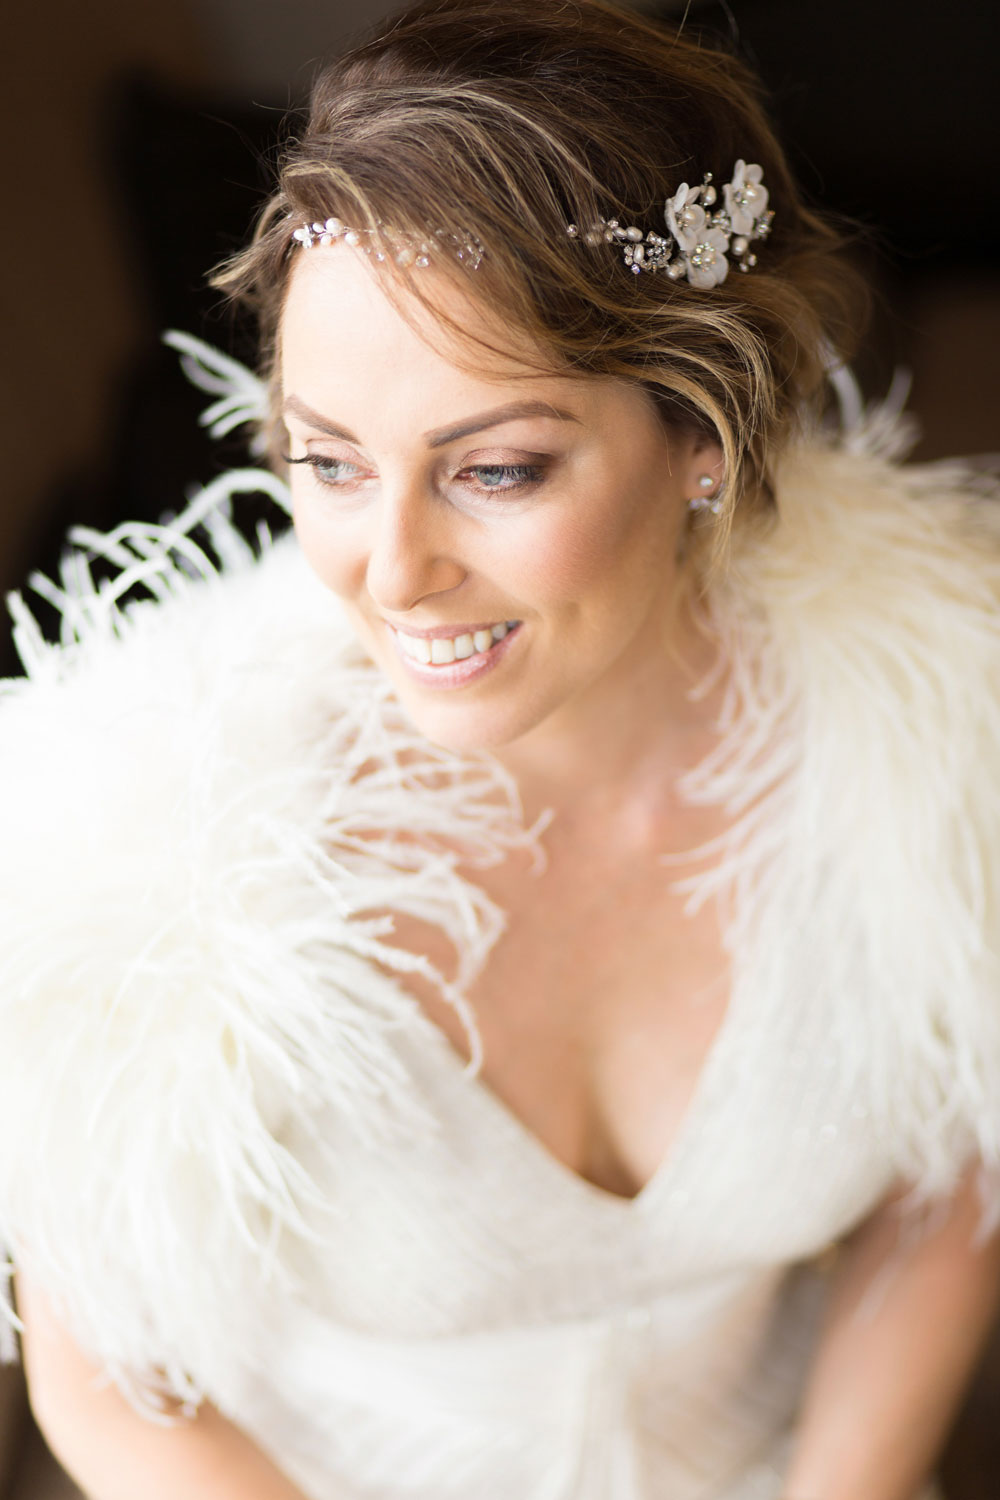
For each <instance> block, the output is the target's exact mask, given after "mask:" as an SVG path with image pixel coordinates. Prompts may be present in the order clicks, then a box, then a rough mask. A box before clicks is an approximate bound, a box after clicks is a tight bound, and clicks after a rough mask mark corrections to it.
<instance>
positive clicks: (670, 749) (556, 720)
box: [495, 612, 723, 823]
mask: <svg viewBox="0 0 1000 1500" xmlns="http://www.w3.org/2000/svg"><path fill="white" fill-rule="evenodd" d="M717 663H718V647H717V645H716V643H715V642H714V641H713V640H711V639H710V638H709V637H708V636H707V635H706V634H705V632H704V631H703V630H700V629H699V627H698V626H697V624H696V623H695V622H694V620H693V618H692V617H691V615H690V614H689V613H687V612H685V614H684V616H683V617H682V618H679V619H678V621H677V622H676V628H675V629H674V630H672V631H671V633H670V636H669V639H666V640H665V639H663V638H661V639H660V640H658V641H657V642H656V644H655V647H654V648H653V649H649V650H644V651H636V652H633V651H630V652H629V653H628V654H627V656H626V657H625V658H624V659H623V660H620V661H617V662H615V663H614V665H613V666H612V667H611V669H610V670H609V671H608V672H607V673H605V675H604V676H603V677H602V678H601V679H600V680H599V681H598V682H596V683H594V684H593V685H592V686H591V687H590V688H588V690H587V692H586V694H584V695H581V696H579V697H578V698H576V699H574V700H572V701H571V702H569V703H567V704H564V705H563V707H562V708H561V709H560V710H559V712H558V713H556V714H553V715H551V716H550V717H549V718H548V719H547V720H546V721H545V722H544V723H543V724H540V725H539V726H538V727H537V728H536V729H533V730H532V731H530V733H528V734H526V735H522V736H521V738H520V739H518V740H516V741H514V742H513V743H512V744H510V745H507V746H505V747H504V748H503V749H502V750H500V751H498V752H495V753H496V758H497V759H498V760H499V761H500V762H501V764H503V765H504V766H505V767H506V768H507V770H508V771H510V772H511V774H512V775H513V777H514V779H515V781H516V782H517V785H518V788H519V791H520V794H521V799H522V803H523V806H524V810H525V815H526V817H528V818H529V819H532V818H534V817H536V816H537V815H538V814H539V813H540V812H542V811H543V810H545V809H551V810H552V811H553V812H554V813H556V814H557V815H569V814H571V815H572V816H573V818H574V820H575V819H578V818H581V817H586V816H587V814H588V813H592V814H594V815H597V816H599V817H601V818H608V817H614V816H615V815H616V814H619V813H620V814H622V815H624V816H625V817H626V818H627V819H628V820H630V821H634V818H635V816H636V815H639V816H640V818H641V819H642V820H645V821H646V822H647V823H648V822H658V821H660V820H661V819H662V817H663V815H664V814H665V813H668V812H669V810H670V809H671V808H672V807H674V806H676V800H677V799H676V790H675V788H676V781H677V778H678V777H679V776H680V775H681V774H683V772H684V771H686V770H689V769H690V768H691V767H692V766H694V765H696V764H697V762H698V761H699V760H700V759H701V758H702V756H703V755H704V754H706V753H707V751H708V750H709V748H710V747H711V744H712V743H713V742H714V739H715V738H716V735H717V728H716V726H717V721H718V711H719V701H720V697H721V691H722V685H723V684H722V681H721V678H722V674H721V673H719V674H713V668H715V667H716V666H717ZM716 676H718V678H719V679H720V680H719V681H716V680H715V677H716ZM706 683H709V684H711V685H710V686H709V687H708V689H707V691H706V690H704V688H705V685H706Z"/></svg>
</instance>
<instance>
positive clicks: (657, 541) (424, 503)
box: [281, 243, 716, 750]
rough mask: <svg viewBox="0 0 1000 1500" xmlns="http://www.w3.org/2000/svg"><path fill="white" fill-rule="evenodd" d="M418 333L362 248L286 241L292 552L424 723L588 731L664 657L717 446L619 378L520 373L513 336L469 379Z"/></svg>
mask: <svg viewBox="0 0 1000 1500" xmlns="http://www.w3.org/2000/svg"><path fill="white" fill-rule="evenodd" d="M417 274H421V275H424V276H426V277H428V278H429V279H430V278H434V276H435V273H434V270H433V268H428V269H426V270H425V271H421V272H418V273H417ZM428 284H430V283H428ZM434 289H435V293H436V294H438V293H439V294H440V301H441V303H442V304H443V305H444V306H446V308H447V310H448V312H449V313H450V314H451V315H453V316H457V317H458V318H460V319H462V321H463V324H464V326H469V325H473V326H475V327H476V328H477V329H479V330H482V331H483V332H484V333H486V334H487V336H492V338H493V340H494V342H498V341H499V340H498V329H497V328H496V327H495V326H491V324H490V321H489V318H488V315H487V314H486V313H485V312H484V310H483V309H482V308H481V307H479V306H478V305H477V304H475V303H473V302H470V301H468V300H467V299H465V298H464V297H463V296H462V294H461V293H460V292H459V291H458V290H457V289H456V288H454V287H453V286H451V285H450V284H449V283H447V282H446V281H445V280H444V279H443V278H439V279H438V281H437V283H436V284H435V287H434ZM434 342H435V344H436V347H432V346H431V343H430V342H428V341H426V340H425V339H423V338H421V337H420V335H419V333H418V332H417V331H416V330H415V329H414V327H413V326H411V324H410V322H408V321H407V319H405V318H404V317H403V316H402V315H401V314H400V313H399V312H398V311H396V309H395V308H394V307H393V306H392V304H391V302H390V301H389V300H388V298H387V297H386V296H385V294H384V293H383V292H382V290H381V288H380V285H379V281H378V276H377V272H376V271H375V270H374V268H373V267H372V265H371V264H370V262H369V261H368V259H367V257H366V256H365V255H364V253H363V252H361V251H358V250H353V249H351V248H350V247H349V246H346V245H344V244H343V243H338V244H334V245H331V246H329V247H316V248H313V249H311V250H307V251H303V252H301V253H300V254H299V255H298V259H297V262H296V264H295V266H294V268H293V271H292V273H291V279H290V285H289V288H288V293H287V299H286V304H285V309H284V314H283V320H282V327H281V353H282V370H281V376H282V386H283V399H284V416H285V421H286V424H287V427H288V432H289V438H290V449H289V451H290V455H291V457H292V459H293V460H294V461H295V462H294V465H293V467H292V469H291V475H292V499H293V511H294V518H295V528H296V532H297V534H298V538H299V541H300V544H301V546H302V549H303V552H304V554H305V556H306V558H307V559H308V561H309V563H310V564H311V566H312V567H313V569H314V570H315V572H316V573H317V574H318V575H319V577H320V578H321V579H322V580H323V582H324V583H326V584H327V585H328V586H329V587H330V588H331V589H333V590H334V591H335V593H337V594H338V595H339V596H340V598H341V599H342V600H343V602H344V604H345V605H346V607H347V610H348V613H349V615H350V618H351V620H352V621H353V624H354V627H355V629H356V631H357V633H358V635H359V637H360V638H361V640H362V642H363V644H364V646H365V647H366V648H367V650H368V651H369V652H370V654H371V656H372V658H373V659H374V660H375V662H376V663H377V664H378V665H379V666H380V667H381V668H382V670H383V671H384V672H385V673H386V675H387V676H388V677H389V678H390V679H391V681H392V683H393V685H394V687H395V689H396V691H397V693H398V696H399V698H400V699H401V700H402V702H403V704H404V705H405V707H406V708H407V710H408V712H409V714H410V716H411V717H412V719H413V720H414V722H415V723H416V725H417V727H418V728H419V729H420V730H421V731H422V732H423V733H424V734H426V735H427V737H428V738H430V739H431V740H434V741H436V742H437V743H439V744H442V745H447V746H449V747H451V748H453V749H456V750H472V749H493V750H497V749H500V748H501V747H502V746H504V745H509V744H511V743H512V742H513V741H516V740H518V739H519V738H520V737H521V736H523V735H527V734H530V733H531V732H532V731H536V730H541V731H542V732H544V729H545V727H546V726H547V727H549V728H554V729H559V728H560V726H561V727H565V728H569V729H570V730H573V729H574V728H575V729H576V730H577V731H578V732H582V733H586V732H587V725H588V723H591V724H593V723H595V722H598V723H599V722H600V716H606V715H607V714H608V713H613V712H614V711H615V703H616V700H620V699H621V696H622V694H623V693H624V692H625V691H626V689H627V688H628V686H629V684H635V683H641V681H642V671H643V668H644V667H648V665H649V662H650V659H651V658H655V660H656V661H658V662H660V663H663V661H664V652H665V640H664V635H665V632H667V631H669V629H670V626H669V621H670V619H671V616H672V611H671V602H672V596H673V594H674V591H675V589H676V586H677V573H676V563H675V555H676V552H677V545H678V537H679V532H680V529H681V527H682V525H683V523H684V514H685V504H686V500H687V498H688V497H690V496H692V495H694V494H697V493H698V484H697V477H698V475H699V474H700V473H703V472H705V470H706V467H708V468H709V470H710V471H713V470H712V466H713V462H714V459H715V457H716V454H715V451H714V450H713V451H712V452H709V453H708V454H706V452H705V451H704V450H703V449H701V448H700V445H698V444H697V443H696V441H695V440H694V439H692V438H681V437H675V436H672V435H670V434H669V433H668V432H667V431H666V430H665V429H664V427H663V425H662V423H661V422H660V420H659V418H658V416H657V414H656V411H655V408H654V406H653V404H652V401H651V400H650V399H649V397H648V396H647V395H646V394H645V393H644V392H642V391H640V390H639V389H637V388H636V387H633V386H630V385H627V384H625V383H623V382H619V381H613V380H610V379H608V380H604V379H602V380H583V379H579V378H576V379H574V378H570V377H548V376H546V377H544V378H539V377H538V376H537V375H532V374H531V372H530V371H529V369H528V367H527V364H526V363H525V362H524V361H523V359H522V358H521V357H519V356H518V354H517V352H516V349H515V350H513V351H512V352H511V353H510V355H507V356H504V357H502V358H501V357H491V358H490V359H489V360H487V359H486V358H485V357H484V359H483V361H482V363H481V366H480V367H479V368H477V370H476V371H475V373H472V374H470V373H469V370H468V368H462V367H461V365H460V363H459V362H453V361H452V359H451V358H449V353H453V354H454V357H455V360H456V361H461V360H462V359H463V358H464V360H465V361H466V363H467V362H468V349H467V348H464V349H461V350H460V349H457V348H451V349H450V348H449V346H448V345H447V344H445V343H444V341H443V335H442V333H441V330H440V328H436V329H435V330H434ZM506 342H507V343H509V339H508V340H507V341H506ZM595 715H596V716H598V717H597V719H596V720H595V717H594V716H595Z"/></svg>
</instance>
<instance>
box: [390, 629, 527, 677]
mask: <svg viewBox="0 0 1000 1500" xmlns="http://www.w3.org/2000/svg"><path fill="white" fill-rule="evenodd" d="M516 624H517V621H516V620H506V621H504V620H501V622H500V624H499V625H491V626H488V627H487V628H485V629H483V630H476V631H471V632H467V633H466V634H464V635H435V636H431V637H427V636H425V635H405V634H404V633H403V631H402V630H397V631H396V635H397V636H398V638H399V644H400V645H401V646H402V648H403V650H404V651H405V652H406V654H407V656H412V657H413V659H414V660H415V661H420V662H423V663H424V665H425V666H429V665H430V664H431V663H433V664H434V665H435V666H445V665H447V664H448V662H453V661H464V660H465V658H466V657H467V656H474V655H475V654H476V652H477V651H488V650H489V649H490V647H491V646H492V645H493V643H494V642H495V641H502V640H503V638H504V636H505V635H506V634H507V632H508V630H511V629H513V627H514V626H515V625H516Z"/></svg>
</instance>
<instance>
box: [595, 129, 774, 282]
mask: <svg viewBox="0 0 1000 1500" xmlns="http://www.w3.org/2000/svg"><path fill="white" fill-rule="evenodd" d="M722 191H723V194H724V197H725V204H724V205H721V204H720V205H718V206H716V203H717V198H718V194H717V193H716V190H715V188H714V187H713V186H712V174H711V172H706V173H705V177H704V179H703V181H702V182H700V183H699V184H698V186H697V187H690V186H689V185H688V183H686V182H682V183H681V185H680V187H679V188H677V190H676V192H674V193H673V194H672V195H671V197H669V198H668V199H667V200H666V202H665V203H664V205H663V217H664V219H665V221H666V227H667V231H668V233H667V234H666V235H665V236H664V235H662V234H657V233H656V232H655V231H654V230H652V229H650V230H648V231H647V232H646V234H643V232H642V230H641V229H640V228H639V226H638V225H637V224H622V223H621V221H620V220H619V219H599V220H598V221H597V223H596V224H594V225H593V226H592V227H591V228H590V229H588V230H586V232H585V233H583V234H582V236H581V232H580V229H579V228H578V227H577V225H576V224H567V226H566V233H567V234H568V235H569V237H570V238H571V239H578V238H582V239H583V242H584V244H586V245H593V246H596V245H602V244H609V245H610V244H618V245H619V246H620V248H621V251H622V256H623V258H624V261H625V264H626V265H627V266H628V268H629V270H630V271H632V272H633V273H634V274H635V275H636V276H639V275H641V274H642V272H643V271H647V272H649V271H665V272H666V274H667V275H668V276H669V277H670V280H671V281H679V280H680V279H681V277H682V276H686V277H687V279H688V281H689V282H690V283H691V285H692V286H696V287H699V288H701V289H702V290H706V291H707V290H710V289H711V288H712V287H715V286H721V285H722V283H723V282H724V281H725V279H726V277H727V276H728V275H729V257H730V256H732V257H733V259H734V260H735V262H736V264H737V265H738V266H739V268H740V270H741V271H750V270H752V269H753V267H754V266H755V265H756V264H757V257H756V255H755V254H754V253H753V251H752V250H751V248H750V246H751V244H752V242H753V241H754V240H764V239H767V236H768V235H769V234H770V232H771V223H772V221H773V219H774V210H773V209H770V208H768V206H767V205H768V196H769V195H768V191H767V188H766V187H765V186H764V172H763V169H762V168H761V167H759V166H758V165H757V164H756V162H751V163H750V164H749V165H748V164H747V163H746V162H745V161H744V160H743V159H742V157H741V158H740V160H739V161H738V162H737V163H736V165H735V166H734V168H733V176H732V180H731V181H730V182H727V183H726V184H725V185H724V187H723V189H722Z"/></svg>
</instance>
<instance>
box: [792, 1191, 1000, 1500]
mask: <svg viewBox="0 0 1000 1500" xmlns="http://www.w3.org/2000/svg"><path fill="white" fill-rule="evenodd" d="M899 1196H900V1195H894V1196H893V1197H892V1198H890V1199H889V1200H887V1201H886V1202H885V1203H883V1204H882V1205H881V1207H880V1208H878V1209H877V1210H876V1212H875V1213H874V1214H873V1215H871V1216H870V1217H869V1218H868V1219H866V1220H865V1222H864V1223H863V1224H862V1225H861V1226H860V1228H859V1229H857V1230H856V1231H855V1232H854V1234H853V1235H852V1236H851V1238H850V1239H849V1241H848V1242H847V1244H846V1246H845V1249H844V1252H843V1259H842V1262H841V1264H840V1266H839V1267H838V1269H837V1271H836V1272H835V1275H836V1282H835V1285H834V1288H833V1293H832V1297H831V1304H830V1309H829V1313H828V1316H827V1323H826V1327H825V1329H824V1332H823V1335H822V1338H821V1341H820V1345H819V1349H818V1352H817V1356H816V1360H815V1363H814V1366H813V1370H812V1374H811V1376H810V1380H809V1384H808V1387H807V1390H806V1393H805V1401H804V1406H803V1411H802V1417H801V1421H800V1426H799V1434H798V1441H797V1444H796V1448H795V1452H794V1454H793V1457H792V1461H791V1465H790V1467H789V1470H788V1474H787V1476H786V1480H785V1493H786V1494H787V1496H788V1500H914V1497H915V1495H916V1494H917V1491H918V1490H919V1487H920V1485H921V1483H922V1482H923V1481H924V1480H926V1479H927V1477H928V1476H929V1474H930V1471H931V1469H932V1467H933V1465H934V1462H935V1460H936V1458H937V1455H938V1452H939V1450H940V1448H941V1446H942V1444H943V1442H944V1439H945V1437H946V1435H947V1432H948V1428H949V1425H950V1423H951V1421H952V1418H953V1416H954V1413H955V1409H956V1407H957V1406H958V1403H959V1401H960V1399H961V1396H962V1392H963V1390H964V1388H965V1385H966V1382H967V1380H968V1378H969V1376H970V1374H971V1372H972V1369H973V1366H974V1364H975V1361H976V1358H977V1356H978V1354H979V1352H980V1349H981V1347H982V1344H983V1342H984V1340H985V1337H986V1334H987V1332H988V1331H989V1327H990V1323H991V1320H992V1317H993V1314H994V1312H995V1310H996V1305H997V1295H998V1287H1000V1235H996V1234H995V1235H994V1236H993V1237H992V1239H991V1240H989V1241H988V1242H987V1243H986V1244H984V1245H981V1246H978V1247H977V1246H976V1245H975V1244H974V1243H973V1240H974V1235H975V1231H976V1227H977V1224H978V1221H979V1214H980V1205H979V1201H978V1195H977V1191H976V1186H975V1181H974V1176H973V1174H972V1173H969V1174H967V1176H966V1177H965V1178H964V1179H963V1181H962V1184H961V1186H960V1188H959V1190H958V1191H957V1193H956V1195H955V1198H954V1200H953V1201H952V1202H951V1203H950V1205H949V1208H948V1213H947V1218H946V1219H945V1220H944V1222H943V1223H942V1224H941V1225H940V1227H938V1228H936V1229H935V1230H934V1232H933V1233H929V1234H928V1235H927V1236H926V1237H925V1238H922V1239H919V1240H918V1242H917V1243H916V1244H915V1245H913V1246H912V1247H911V1248H910V1249H908V1250H900V1249H899V1226H900V1219H899V1212H898V1199H899ZM897 1255H898V1261H896V1260H895V1257H896V1256H897ZM886 1268H888V1269H889V1279H888V1284H887V1287H886V1289H885V1291H884V1294H883V1295H882V1299H881V1300H880V1301H879V1303H878V1305H877V1308H876V1310H875V1311H874V1313H873V1314H872V1315H871V1316H870V1317H869V1316H866V1313H865V1310H864V1309H861V1308H860V1304H861V1303H862V1301H863V1299H864V1298H865V1295H866V1293H868V1292H869V1291H870V1290H871V1289H872V1287H873V1284H874V1282H875V1280H876V1278H877V1277H878V1276H879V1273H880V1272H881V1271H883V1270H885V1269H886Z"/></svg>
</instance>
